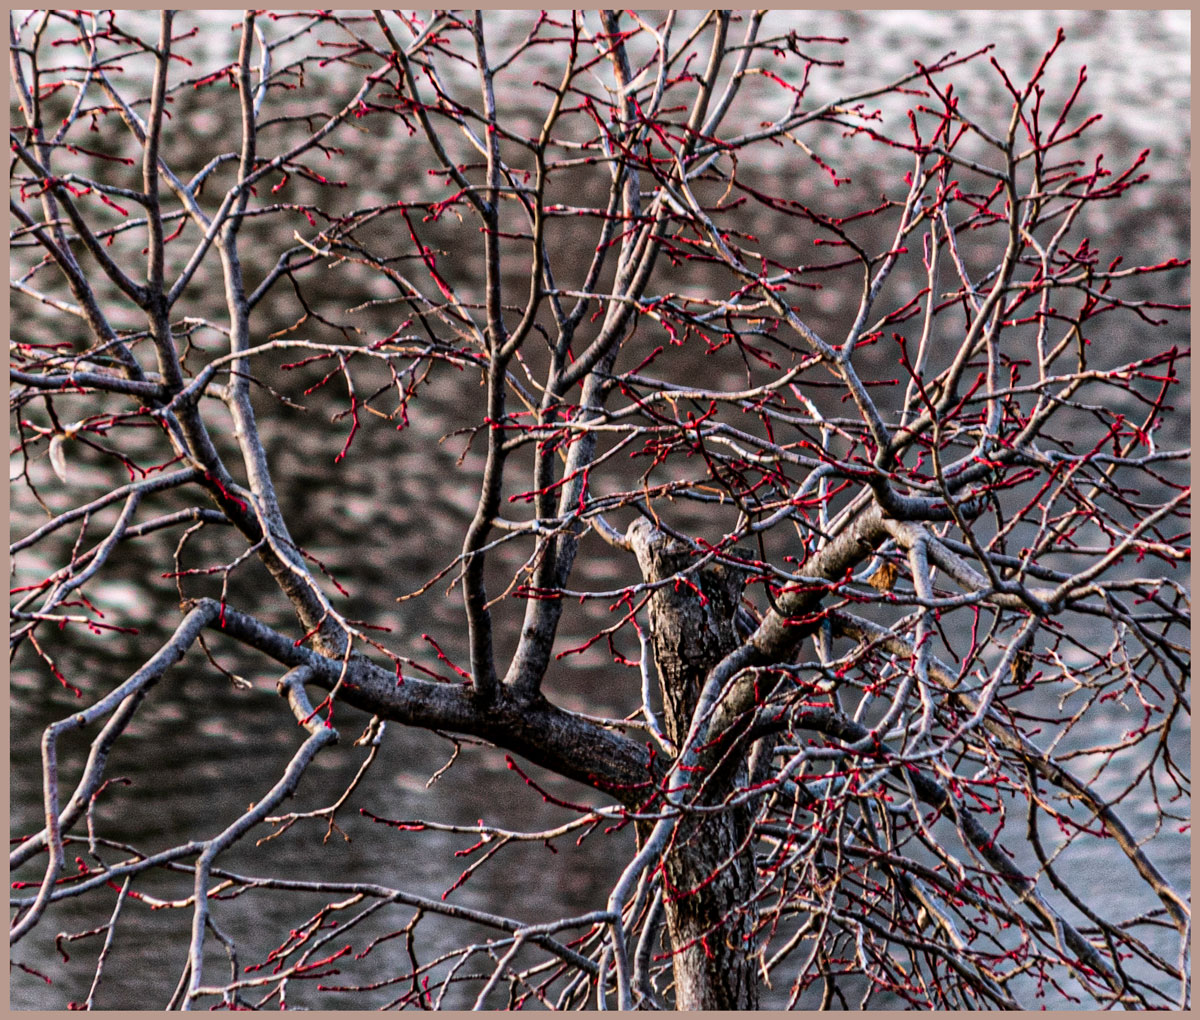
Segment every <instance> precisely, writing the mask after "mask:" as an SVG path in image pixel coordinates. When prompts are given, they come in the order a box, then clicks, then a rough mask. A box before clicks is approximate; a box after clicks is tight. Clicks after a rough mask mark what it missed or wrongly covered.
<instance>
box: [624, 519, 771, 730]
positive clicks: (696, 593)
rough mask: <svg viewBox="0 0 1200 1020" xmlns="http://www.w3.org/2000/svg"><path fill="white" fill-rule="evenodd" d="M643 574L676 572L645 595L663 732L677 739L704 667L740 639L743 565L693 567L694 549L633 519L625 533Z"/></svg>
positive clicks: (654, 578)
mask: <svg viewBox="0 0 1200 1020" xmlns="http://www.w3.org/2000/svg"><path fill="white" fill-rule="evenodd" d="M625 537H626V538H627V539H628V540H629V542H630V544H631V545H632V546H633V550H634V553H635V555H636V556H637V561H638V566H639V567H640V568H641V572H642V577H643V579H644V580H646V581H648V582H651V583H654V582H658V581H662V580H664V579H666V578H669V577H672V576H675V575H679V576H677V577H676V579H675V580H674V581H673V582H672V583H670V584H665V585H663V586H662V587H660V588H659V589H658V590H657V591H655V592H654V594H653V595H652V596H651V597H650V636H651V647H652V648H653V649H654V663H655V666H656V667H657V669H658V679H659V683H660V685H661V687H662V693H663V701H664V705H665V708H666V713H665V714H666V723H667V735H668V736H669V737H670V738H671V740H673V741H675V742H676V743H678V741H679V740H681V739H682V738H683V736H684V735H685V734H686V733H687V728H688V724H689V723H690V721H691V716H692V712H693V710H694V709H695V707H696V703H697V701H698V700H699V698H700V691H701V690H702V689H703V685H704V680H705V677H706V676H707V675H708V672H709V670H711V669H712V667H713V666H715V665H716V664H717V663H718V662H720V661H721V660H722V659H723V658H724V657H725V656H726V655H728V654H729V653H730V652H731V651H733V649H735V648H736V647H737V646H738V645H739V644H740V643H741V639H740V637H739V634H738V629H737V626H736V624H735V617H736V616H737V612H738V607H739V606H740V605H741V599H742V590H743V589H744V588H745V587H746V581H747V579H748V578H749V574H750V572H749V571H748V570H745V569H742V568H739V567H735V566H731V565H729V564H726V563H715V562H712V561H710V562H708V563H705V564H704V565H703V566H701V567H699V568H696V560H697V555H696V553H695V552H694V551H693V550H691V549H689V548H688V547H687V546H686V545H684V544H683V543H682V542H677V541H675V540H674V539H672V538H670V537H669V536H667V535H665V534H664V533H663V532H661V531H659V530H658V529H657V528H656V527H654V525H653V524H651V523H650V522H649V521H647V520H644V519H640V520H636V521H634V522H633V523H632V524H631V525H630V526H629V529H628V530H627V531H626V533H625Z"/></svg>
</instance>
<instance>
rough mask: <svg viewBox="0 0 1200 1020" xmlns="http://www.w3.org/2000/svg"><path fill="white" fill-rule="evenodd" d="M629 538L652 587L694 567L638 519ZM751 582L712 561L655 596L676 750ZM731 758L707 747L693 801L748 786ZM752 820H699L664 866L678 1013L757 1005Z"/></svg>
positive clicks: (660, 661)
mask: <svg viewBox="0 0 1200 1020" xmlns="http://www.w3.org/2000/svg"><path fill="white" fill-rule="evenodd" d="M628 536H629V538H630V540H631V541H632V542H633V545H634V550H635V552H636V553H637V557H638V563H639V565H640V567H641V571H642V576H643V577H644V578H645V579H646V580H647V581H658V580H660V579H662V578H664V577H670V576H671V575H672V574H675V573H678V572H680V571H683V570H685V569H686V568H687V567H688V566H689V565H690V564H691V563H692V562H693V559H692V556H691V555H690V553H689V552H688V550H687V549H686V548H685V547H684V546H682V545H680V544H679V543H676V542H673V541H671V540H670V539H668V538H667V537H666V536H665V535H663V534H662V533H661V532H660V531H658V530H657V529H656V528H654V527H653V526H652V525H651V524H650V523H649V522H648V521H644V520H643V521H637V522H635V523H634V524H633V525H631V526H630V528H629V532H628ZM688 581H690V582H691V584H689V583H688ZM745 583H746V578H745V575H744V574H743V573H741V572H739V571H737V570H735V569H733V568H730V567H726V566H724V565H721V564H709V565H706V566H705V567H703V568H702V569H701V570H699V571H694V572H692V573H691V574H688V575H687V580H686V581H685V580H680V581H678V582H676V583H675V584H673V585H666V586H664V587H663V588H660V589H659V590H658V591H657V592H655V593H654V595H653V596H652V597H651V599H650V633H651V646H652V648H653V650H654V660H655V665H656V666H657V669H658V677H659V683H660V685H661V688H662V694H663V705H664V716H665V724H666V732H667V736H668V737H670V739H671V741H672V743H674V744H675V746H676V747H679V746H680V745H681V744H682V743H683V741H684V739H685V738H686V736H687V731H688V727H689V725H690V724H691V720H692V714H693V712H694V710H695V708H696V703H697V701H698V700H699V697H700V693H701V691H702V690H703V688H704V680H705V677H706V676H707V674H708V672H709V670H710V669H712V667H713V666H715V665H716V664H717V663H718V662H719V661H720V660H721V659H722V658H724V657H725V655H727V654H728V653H729V652H730V651H732V650H733V649H734V648H736V647H737V645H738V644H739V640H738V637H737V634H736V631H735V629H734V623H733V620H734V614H735V612H736V611H737V608H738V605H739V603H740V600H741V593H742V588H743V587H744V586H745ZM728 751H729V745H728V742H723V746H719V747H713V748H709V749H706V750H705V752H704V753H703V754H702V756H701V759H700V764H701V768H700V770H699V771H696V772H693V773H691V774H690V775H688V776H686V777H682V776H681V777H680V780H683V779H684V778H686V779H687V780H688V781H689V782H690V786H691V791H692V794H691V796H690V797H689V798H688V799H689V801H691V802H692V803H695V804H697V805H705V806H711V805H718V804H720V803H722V802H723V801H724V800H725V798H726V797H727V796H728V795H729V794H730V793H731V792H732V791H733V790H734V789H736V788H737V787H738V786H740V785H743V784H744V783H745V781H746V764H745V760H744V755H742V754H741V753H734V754H731V755H728V757H725V758H724V759H723V755H725V754H726V753H727V752H728ZM701 784H703V789H702V790H701V791H700V794H699V796H696V792H695V791H697V790H698V789H699V788H700V787H701ZM750 818H751V816H750V812H749V811H748V810H747V809H745V808H734V809H730V810H728V811H722V812H719V813H717V812H714V813H711V814H693V815H688V816H686V817H685V818H683V819H682V820H681V821H680V823H679V825H678V826H677V828H676V830H675V836H674V839H673V841H672V843H671V846H670V848H669V850H668V852H667V856H666V860H665V864H664V875H665V881H666V885H665V895H664V904H665V907H666V920H667V931H668V934H669V937H670V941H671V950H672V953H673V956H672V961H673V968H674V975H675V1008H676V1009H681V1010H682V1009H689V1010H690V1009H730V1010H743V1009H756V1008H757V1007H758V976H757V973H756V971H755V967H754V964H753V961H752V958H751V957H752V950H753V945H752V941H753V939H752V935H753V931H754V928H755V923H756V920H757V908H756V905H755V874H754V852H753V847H752V846H751V844H750V841H749V838H748V837H749V831H750V829H749V827H750Z"/></svg>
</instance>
